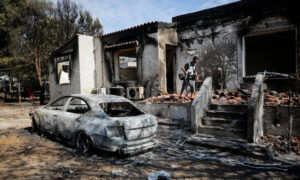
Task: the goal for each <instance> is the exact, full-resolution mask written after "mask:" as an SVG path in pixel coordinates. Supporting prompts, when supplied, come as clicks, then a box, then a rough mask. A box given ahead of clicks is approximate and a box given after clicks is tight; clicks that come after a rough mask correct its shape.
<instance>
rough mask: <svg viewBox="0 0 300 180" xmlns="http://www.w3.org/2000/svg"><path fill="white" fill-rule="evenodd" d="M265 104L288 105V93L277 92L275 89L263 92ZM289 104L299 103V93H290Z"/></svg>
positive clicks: (295, 104) (297, 104) (296, 104)
mask: <svg viewBox="0 0 300 180" xmlns="http://www.w3.org/2000/svg"><path fill="white" fill-rule="evenodd" d="M264 95H265V98H264V102H265V105H289V93H278V92H276V91H268V92H265V94H264ZM291 105H294V106H299V105H300V95H299V94H298V95H297V94H296V93H292V96H291Z"/></svg>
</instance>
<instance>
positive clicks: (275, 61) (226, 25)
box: [50, 0, 300, 97]
mask: <svg viewBox="0 0 300 180" xmlns="http://www.w3.org/2000/svg"><path fill="white" fill-rule="evenodd" d="M297 7H299V2H297V1H283V0H275V1H274V0H273V1H271V0H243V1H238V2H235V3H231V4H227V5H223V6H219V7H215V8H211V9H207V10H203V11H199V12H195V13H190V14H185V15H180V16H176V17H174V18H173V20H172V21H173V22H172V23H164V22H150V23H145V24H142V25H138V26H134V27H131V28H128V29H123V30H120V31H117V32H112V33H108V34H104V35H101V36H99V37H94V38H93V37H87V36H83V35H79V36H78V37H79V38H77V39H79V40H73V41H72V42H70V43H69V45H66V46H65V47H61V48H60V49H58V50H57V51H55V53H54V54H55V55H54V56H55V58H54V59H53V60H52V62H54V63H56V65H54V66H53V63H51V64H50V73H51V74H53V75H54V74H55V76H56V77H55V78H54V79H55V81H53V82H56V83H54V85H53V86H52V89H53V90H52V94H57V93H56V91H64V92H66V91H65V90H59V89H60V87H61V88H62V89H64V88H66V87H67V85H65V84H68V83H63V84H64V85H62V86H58V87H56V85H57V84H59V83H58V81H59V77H57V76H58V75H64V74H65V73H59V72H55V73H53V72H54V71H59V67H58V66H57V63H58V62H59V61H61V62H64V63H67V62H66V61H64V60H59V59H63V58H62V57H66V56H65V54H66V52H67V54H68V53H69V51H74V52H73V54H74V53H77V55H76V56H74V55H72V58H76V57H78V59H79V62H82V65H81V66H80V68H81V70H79V71H77V70H76V68H75V69H71V68H70V73H69V75H68V76H69V77H72V76H75V77H74V79H78V78H79V79H82V80H83V79H85V81H80V82H82V83H83V82H84V83H86V84H85V85H82V86H81V85H80V86H81V87H82V88H83V87H84V88H86V89H80V88H79V87H77V88H78V90H75V89H76V88H72V89H73V91H76V93H90V92H91V89H92V88H98V87H106V88H109V87H115V86H122V87H125V88H126V87H143V88H144V92H145V97H150V96H154V95H157V94H159V93H162V92H168V93H179V91H180V88H181V85H182V81H181V80H180V79H179V77H178V75H179V74H180V73H182V71H181V66H183V65H184V64H185V63H187V62H189V61H191V58H192V57H193V56H198V57H199V59H200V62H199V64H198V67H197V68H198V71H199V72H200V78H201V79H203V80H204V79H205V78H206V77H209V76H212V77H213V78H214V79H213V80H215V81H218V80H219V81H222V83H223V84H224V87H227V88H228V89H236V88H238V87H240V85H241V84H243V83H244V82H245V81H246V82H247V80H249V79H250V80H251V79H252V80H253V77H254V76H255V75H256V74H257V73H258V72H264V71H268V72H277V73H285V74H292V75H299V72H300V68H299V66H298V64H299V58H298V56H299V53H297V52H298V51H299V50H298V49H299V48H298V46H297V44H298V41H299V40H298V39H299V38H298V36H297V28H298V27H299V20H298V19H299V17H300V15H299V13H298V9H297ZM83 37H84V38H85V39H89V43H88V42H87V41H85V42H83V40H80V39H84V38H83ZM74 41H77V42H76V43H77V44H78V45H76V47H77V51H75V50H70V49H68V48H69V47H71V44H74V43H75V42H74ZM84 43H85V44H84ZM64 51H66V52H64ZM88 51H89V52H88ZM83 53H87V54H89V55H88V56H86V55H85V54H83ZM59 54H63V56H62V57H59ZM81 55H82V56H81ZM83 62H84V63H83ZM62 64H63V63H60V64H59V66H60V65H62ZM75 64H76V63H73V64H72V66H75ZM87 64H89V65H87ZM84 66H86V67H91V69H90V68H88V69H84V70H83V69H82V68H84ZM53 67H55V70H53ZM63 67H67V65H63ZM69 67H71V66H70V65H69ZM218 68H219V69H221V72H220V71H217V69H218ZM82 70H83V71H82ZM62 72H64V71H62ZM80 72H81V73H80ZM80 74H81V75H80ZM76 76H78V77H76ZM50 77H52V76H51V75H50ZM52 78H53V77H52ZM74 79H73V78H70V81H72V80H74ZM76 82H77V81H76ZM70 84H72V83H70ZM79 89H80V91H79ZM125 90H126V89H125ZM73 91H72V93H73ZM83 91H84V92H83ZM88 91H89V92H88ZM58 94H60V93H58Z"/></svg>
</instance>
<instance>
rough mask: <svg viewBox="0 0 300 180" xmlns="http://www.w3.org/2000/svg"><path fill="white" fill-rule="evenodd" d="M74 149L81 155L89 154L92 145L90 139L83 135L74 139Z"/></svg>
mask: <svg viewBox="0 0 300 180" xmlns="http://www.w3.org/2000/svg"><path fill="white" fill-rule="evenodd" d="M76 149H77V151H78V152H79V153H81V154H91V153H92V149H93V145H92V141H91V139H90V138H89V137H88V136H86V135H85V134H83V133H80V134H78V136H77V138H76Z"/></svg>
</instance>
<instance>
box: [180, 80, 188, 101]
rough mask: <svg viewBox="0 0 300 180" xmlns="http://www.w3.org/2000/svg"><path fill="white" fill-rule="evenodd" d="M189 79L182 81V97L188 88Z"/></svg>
mask: <svg viewBox="0 0 300 180" xmlns="http://www.w3.org/2000/svg"><path fill="white" fill-rule="evenodd" d="M187 83H188V80H184V81H183V83H182V87H181V91H180V97H181V96H182V93H183V91H184V90H185V89H186V88H187Z"/></svg>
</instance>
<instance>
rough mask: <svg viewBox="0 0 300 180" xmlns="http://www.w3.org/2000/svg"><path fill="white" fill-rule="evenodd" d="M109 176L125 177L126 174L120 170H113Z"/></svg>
mask: <svg viewBox="0 0 300 180" xmlns="http://www.w3.org/2000/svg"><path fill="white" fill-rule="evenodd" d="M111 175H113V176H114V177H117V176H127V175H128V174H127V173H126V172H124V171H123V170H122V169H114V170H112V171H111Z"/></svg>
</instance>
